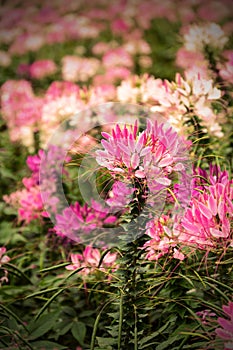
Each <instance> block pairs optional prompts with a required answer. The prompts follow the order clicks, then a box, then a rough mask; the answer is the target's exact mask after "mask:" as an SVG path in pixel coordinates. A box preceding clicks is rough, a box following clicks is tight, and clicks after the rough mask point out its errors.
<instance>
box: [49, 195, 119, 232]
mask: <svg viewBox="0 0 233 350" xmlns="http://www.w3.org/2000/svg"><path fill="white" fill-rule="evenodd" d="M116 221H117V217H116V216H114V215H109V210H108V208H106V209H105V208H103V207H102V206H101V205H100V204H99V203H97V202H96V201H94V200H92V202H91V206H90V207H89V206H88V205H87V204H85V205H84V206H81V205H80V204H79V203H78V202H76V203H75V204H73V205H71V206H70V207H68V208H65V209H64V210H63V212H62V214H57V215H56V225H55V227H54V229H55V231H56V233H57V234H58V235H60V236H69V237H74V236H76V235H77V234H78V233H86V234H89V233H90V232H91V231H93V230H95V229H98V228H101V227H103V226H104V225H109V224H110V225H111V224H114V223H115V222H116Z"/></svg>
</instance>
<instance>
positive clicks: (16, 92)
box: [1, 80, 43, 147]
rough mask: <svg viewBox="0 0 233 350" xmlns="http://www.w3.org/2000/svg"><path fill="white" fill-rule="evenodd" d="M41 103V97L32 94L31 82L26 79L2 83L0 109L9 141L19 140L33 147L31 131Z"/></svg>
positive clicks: (39, 111)
mask: <svg viewBox="0 0 233 350" xmlns="http://www.w3.org/2000/svg"><path fill="white" fill-rule="evenodd" d="M42 104H43V100H42V98H39V97H36V96H35V95H34V93H33V90H32V87H31V84H30V83H29V82H28V81H26V80H19V81H16V80H8V81H7V82H6V83H4V84H3V85H2V87H1V110H2V115H3V118H4V119H5V120H6V123H7V125H8V128H9V130H10V138H11V141H13V142H15V141H21V142H22V143H23V144H25V145H26V146H29V145H30V146H32V147H33V132H34V131H36V130H37V123H38V122H40V119H41V109H42ZM27 131H28V132H29V135H28V132H27ZM28 142H29V144H28Z"/></svg>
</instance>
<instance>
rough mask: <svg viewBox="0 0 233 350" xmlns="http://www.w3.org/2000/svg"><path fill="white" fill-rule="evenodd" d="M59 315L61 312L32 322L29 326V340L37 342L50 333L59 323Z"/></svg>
mask: <svg viewBox="0 0 233 350" xmlns="http://www.w3.org/2000/svg"><path fill="white" fill-rule="evenodd" d="M58 315H59V312H57V311H56V312H53V313H49V314H46V315H43V316H41V317H40V318H39V319H37V320H36V321H31V323H30V324H29V326H28V330H29V332H30V335H29V339H30V340H35V339H37V338H39V337H41V336H42V335H44V334H45V333H47V332H48V331H50V329H52V328H53V326H54V325H55V323H56V322H57V318H58Z"/></svg>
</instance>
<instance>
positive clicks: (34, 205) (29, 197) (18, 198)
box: [3, 146, 68, 224]
mask: <svg viewBox="0 0 233 350" xmlns="http://www.w3.org/2000/svg"><path fill="white" fill-rule="evenodd" d="M42 159H43V165H44V167H43V169H40V167H41V162H42ZM67 159H68V158H67ZM63 161H64V159H63V155H62V153H61V150H60V149H59V147H56V146H54V147H50V149H49V150H48V151H47V153H45V151H43V150H40V151H39V152H38V154H37V155H34V156H28V158H27V165H28V168H29V169H30V170H31V172H32V175H31V176H30V177H28V178H26V177H25V178H23V180H22V183H23V185H24V188H23V189H22V190H18V191H16V192H13V193H11V194H10V195H9V196H7V195H5V196H4V197H3V199H4V201H5V202H6V203H8V204H10V205H11V206H12V207H14V208H16V209H17V210H18V218H19V221H25V223H27V224H28V223H30V222H31V221H32V220H35V219H38V218H41V216H42V217H43V216H45V217H46V216H47V213H46V212H45V211H44V203H43V200H42V194H43V199H44V198H45V197H46V198H47V201H46V202H47V203H48V204H49V205H48V207H47V208H46V210H53V211H54V212H56V211H57V203H58V201H59V200H58V198H57V188H56V180H57V174H56V168H57V167H58V166H59V164H61V163H63ZM46 166H47V167H49V168H54V171H53V170H51V171H50V172H49V174H50V177H49V178H48V176H47V174H48V173H47V172H46ZM40 170H41V172H40Z"/></svg>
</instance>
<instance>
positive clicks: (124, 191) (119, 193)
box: [106, 181, 135, 210]
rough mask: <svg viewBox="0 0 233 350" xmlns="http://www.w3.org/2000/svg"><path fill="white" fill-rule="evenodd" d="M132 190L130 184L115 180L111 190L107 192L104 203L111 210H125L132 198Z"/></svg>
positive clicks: (133, 189)
mask: <svg viewBox="0 0 233 350" xmlns="http://www.w3.org/2000/svg"><path fill="white" fill-rule="evenodd" d="M134 191H135V188H133V187H132V186H130V184H127V183H124V182H122V181H115V182H114V184H113V186H112V189H111V191H109V193H108V196H109V198H108V199H107V200H106V203H107V204H108V205H109V206H110V207H111V208H112V209H113V210H122V209H124V210H125V208H126V207H127V205H128V204H129V203H130V201H131V200H132V198H133V193H134Z"/></svg>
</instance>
